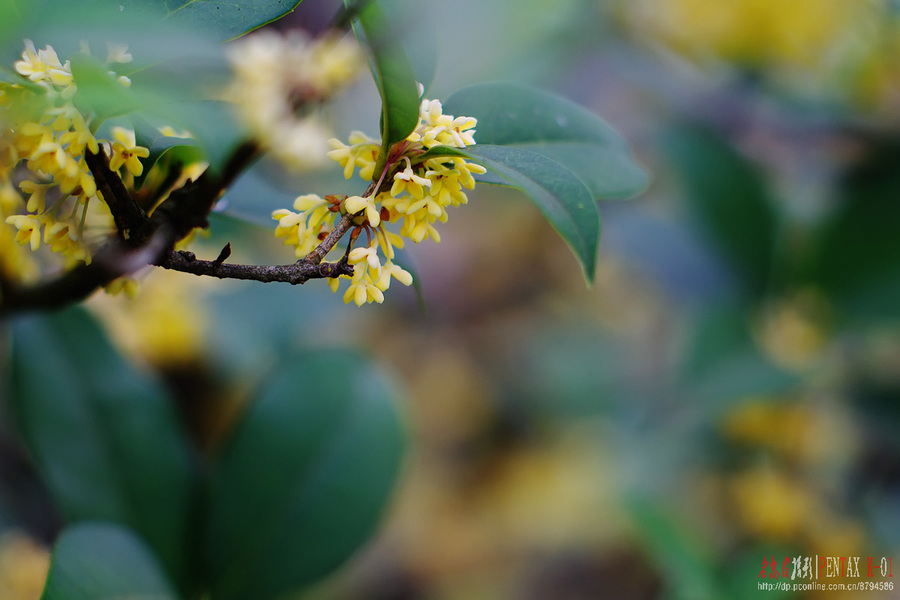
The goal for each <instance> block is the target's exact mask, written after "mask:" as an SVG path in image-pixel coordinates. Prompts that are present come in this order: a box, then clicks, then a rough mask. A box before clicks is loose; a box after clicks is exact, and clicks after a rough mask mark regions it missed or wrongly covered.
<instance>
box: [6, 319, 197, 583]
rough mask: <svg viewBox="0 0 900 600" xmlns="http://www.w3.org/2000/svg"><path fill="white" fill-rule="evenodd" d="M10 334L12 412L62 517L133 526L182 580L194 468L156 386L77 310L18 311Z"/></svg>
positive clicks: (173, 416)
mask: <svg viewBox="0 0 900 600" xmlns="http://www.w3.org/2000/svg"><path fill="white" fill-rule="evenodd" d="M12 333H13V351H12V358H11V364H12V375H11V394H10V396H11V397H10V405H11V409H12V412H13V416H14V418H15V422H16V424H17V425H18V430H19V432H20V434H21V436H22V438H23V439H24V441H25V444H26V446H27V447H28V450H29V452H30V454H31V456H32V458H33V459H34V461H35V463H36V464H37V467H38V469H39V470H40V472H41V473H42V475H43V479H44V481H45V483H46V485H47V487H48V488H49V490H50V492H51V493H52V494H53V496H54V498H55V499H56V501H57V502H58V503H59V506H60V507H61V509H62V511H63V514H64V515H65V517H66V519H67V520H68V521H70V522H72V521H80V520H97V519H99V520H106V521H113V522H117V523H121V524H123V525H126V526H128V527H131V528H132V529H134V530H135V531H137V532H138V533H139V534H141V535H142V536H143V537H144V539H145V540H146V541H147V543H148V544H149V545H150V546H151V547H152V548H153V550H154V551H155V552H156V554H157V555H158V556H159V558H160V560H161V561H162V563H163V564H164V565H165V566H166V568H167V569H168V571H169V573H170V574H172V575H173V578H174V579H175V580H176V581H180V580H181V577H183V576H185V575H186V573H185V569H186V567H187V564H186V562H187V560H188V557H189V554H188V548H187V546H186V543H185V540H186V539H187V538H188V533H187V532H188V526H189V516H190V515H189V512H190V508H191V504H192V502H193V498H194V493H195V480H194V476H195V473H194V466H193V464H192V460H191V456H190V450H189V448H188V444H187V442H186V440H185V438H184V437H183V436H182V435H181V432H180V430H181V428H180V423H179V420H178V418H177V415H176V414H175V412H174V409H173V407H172V405H171V403H170V402H169V399H168V398H167V397H166V393H165V391H164V389H163V388H162V386H161V385H160V384H159V383H158V382H156V381H155V380H153V379H151V378H149V377H147V376H146V375H145V374H143V373H141V372H140V371H137V370H136V369H134V368H133V367H131V366H130V365H129V364H128V363H126V362H125V361H124V360H123V359H122V358H121V357H120V356H119V355H118V354H117V353H116V351H115V349H114V348H113V347H112V346H111V345H110V344H109V342H108V341H107V340H106V338H105V337H104V335H103V332H102V331H101V330H100V328H99V327H98V326H97V324H96V323H95V322H94V321H93V320H92V319H90V318H89V317H88V315H87V314H86V313H85V312H83V311H82V310H78V309H70V310H67V311H65V312H62V313H59V314H56V315H53V316H50V317H34V316H30V317H26V318H21V319H19V320H17V321H15V322H14V323H13V324H12Z"/></svg>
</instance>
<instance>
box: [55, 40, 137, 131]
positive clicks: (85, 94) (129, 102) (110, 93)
mask: <svg viewBox="0 0 900 600" xmlns="http://www.w3.org/2000/svg"><path fill="white" fill-rule="evenodd" d="M71 64H72V76H73V77H74V79H75V84H76V85H77V86H78V92H77V93H76V95H75V103H76V104H77V105H78V107H79V109H81V111H82V112H83V113H85V114H90V112H91V111H93V112H95V113H96V114H97V116H98V118H99V119H101V120H103V119H108V118H111V117H117V116H121V115H126V114H128V113H131V112H134V111H136V110H139V109H140V108H142V102H141V101H140V100H139V99H138V98H137V97H136V96H135V95H134V93H133V92H132V91H131V90H129V89H127V88H126V87H124V86H123V85H122V84H120V83H119V82H118V81H116V78H115V77H113V76H112V75H110V73H109V68H108V67H105V66H104V65H101V64H100V63H99V62H98V61H96V60H94V59H92V58H91V57H89V56H85V55H84V54H76V55H74V56H72V58H71Z"/></svg>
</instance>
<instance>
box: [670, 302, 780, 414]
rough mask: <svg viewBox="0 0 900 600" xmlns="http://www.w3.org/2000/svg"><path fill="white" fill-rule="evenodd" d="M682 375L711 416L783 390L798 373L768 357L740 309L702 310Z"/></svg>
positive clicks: (688, 393)
mask: <svg viewBox="0 0 900 600" xmlns="http://www.w3.org/2000/svg"><path fill="white" fill-rule="evenodd" d="M692 331H693V337H692V339H691V340H690V342H689V344H690V345H689V348H688V351H687V353H686V360H685V364H684V366H683V370H682V373H681V376H682V384H683V385H684V388H685V390H686V392H685V393H686V397H687V398H688V401H689V402H691V403H692V404H693V405H696V406H699V407H703V409H704V413H705V414H707V415H709V416H710V417H711V418H715V415H716V414H719V413H720V412H721V411H724V410H727V409H728V408H729V407H730V406H733V403H734V402H735V401H737V400H740V399H743V398H747V397H749V396H760V395H767V394H775V393H778V392H784V391H786V390H788V389H790V387H791V386H793V385H796V383H797V377H796V376H795V375H792V374H789V373H787V372H785V371H783V370H782V369H779V368H778V367H776V366H775V365H774V364H772V362H771V361H769V360H767V359H766V357H765V356H764V355H763V354H762V352H761V351H760V349H759V347H758V346H757V344H756V343H755V341H754V340H753V337H752V336H751V334H750V329H749V323H748V319H747V316H746V315H745V314H744V313H743V312H742V311H740V310H727V309H726V310H709V309H707V310H705V311H704V314H703V315H702V317H701V318H700V319H699V320H698V322H697V323H696V324H695V325H694V327H693V328H692Z"/></svg>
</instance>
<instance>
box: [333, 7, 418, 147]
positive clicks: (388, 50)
mask: <svg viewBox="0 0 900 600" xmlns="http://www.w3.org/2000/svg"><path fill="white" fill-rule="evenodd" d="M359 1H360V2H363V3H364V4H363V5H362V6H361V7H360V8H358V12H357V13H356V14H357V21H358V27H356V28H355V29H356V31H357V35H358V36H359V37H360V42H363V43H364V44H365V45H366V46H367V47H368V48H369V52H370V54H371V63H372V71H373V76H374V78H375V85H376V86H377V87H378V93H379V94H380V95H381V140H382V148H383V152H386V151H387V149H388V148H390V147H391V146H392V145H393V144H395V143H396V142H399V141H401V140H403V139H405V138H406V136H408V135H409V134H410V133H412V131H413V129H415V128H416V124H417V123H418V122H419V90H418V88H417V86H416V75H415V72H414V71H413V67H412V64H411V63H410V60H409V57H408V56H407V55H406V50H405V49H404V47H403V44H402V40H403V31H402V30H398V28H397V24H398V23H402V19H401V20H398V19H393V18H388V16H387V15H386V14H385V11H384V10H383V8H382V6H381V5H380V2H379V1H378V0H359ZM345 4H347V5H351V4H352V3H351V1H350V0H345ZM357 6H358V5H357ZM360 30H361V33H362V35H360Z"/></svg>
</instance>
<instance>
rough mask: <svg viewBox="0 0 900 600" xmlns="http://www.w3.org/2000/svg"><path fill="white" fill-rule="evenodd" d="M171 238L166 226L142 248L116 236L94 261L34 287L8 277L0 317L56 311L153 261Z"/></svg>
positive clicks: (94, 257)
mask: <svg viewBox="0 0 900 600" xmlns="http://www.w3.org/2000/svg"><path fill="white" fill-rule="evenodd" d="M170 240H171V236H170V235H169V234H168V232H167V231H166V230H165V229H161V230H160V231H159V232H158V233H157V235H156V236H155V237H154V238H152V239H151V240H150V241H149V242H148V243H147V244H146V245H144V246H142V247H140V248H134V247H132V246H131V245H130V244H127V243H126V242H123V241H121V240H118V239H116V240H113V241H111V242H110V243H108V244H107V245H106V246H103V247H102V248H100V249H99V250H98V251H96V252H95V253H94V255H93V258H92V260H91V263H90V264H85V265H81V266H79V267H75V268H74V269H71V270H70V271H67V272H65V273H63V274H62V275H60V276H59V277H56V278H54V279H49V280H46V281H41V282H38V283H36V284H34V285H30V286H19V285H14V284H12V283H10V282H9V281H8V280H7V281H6V285H4V287H3V298H2V302H0V316H3V315H6V314H12V313H14V312H24V311H28V310H56V309H59V308H64V307H65V306H68V305H69V304H72V303H74V302H80V301H81V300H84V299H85V298H87V297H88V296H90V295H91V294H92V293H94V292H95V291H97V290H98V289H99V288H101V287H103V286H105V285H107V284H109V283H110V282H111V281H113V280H114V279H118V278H119V277H122V276H123V275H127V274H129V273H133V272H134V271H136V270H138V269H140V268H141V267H144V266H146V265H148V264H150V263H151V262H152V261H153V260H154V258H155V257H156V256H157V255H158V254H159V252H160V251H161V250H162V249H163V248H165V247H166V245H168V244H169V243H170Z"/></svg>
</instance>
